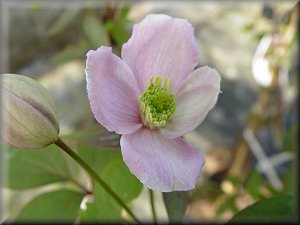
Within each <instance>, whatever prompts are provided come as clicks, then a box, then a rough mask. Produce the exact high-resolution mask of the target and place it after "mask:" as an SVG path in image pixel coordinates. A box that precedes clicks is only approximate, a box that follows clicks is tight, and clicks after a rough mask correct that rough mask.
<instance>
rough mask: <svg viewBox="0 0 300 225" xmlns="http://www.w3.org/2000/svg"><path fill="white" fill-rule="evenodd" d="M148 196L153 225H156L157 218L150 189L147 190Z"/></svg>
mask: <svg viewBox="0 0 300 225" xmlns="http://www.w3.org/2000/svg"><path fill="white" fill-rule="evenodd" d="M149 194H150V204H151V211H152V215H153V221H154V222H153V223H154V224H157V218H156V213H155V207H154V195H153V191H152V190H151V189H149Z"/></svg>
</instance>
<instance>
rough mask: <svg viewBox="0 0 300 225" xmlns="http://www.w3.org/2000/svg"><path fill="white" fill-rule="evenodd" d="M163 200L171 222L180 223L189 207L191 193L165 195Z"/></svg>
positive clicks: (167, 193) (178, 192)
mask: <svg viewBox="0 0 300 225" xmlns="http://www.w3.org/2000/svg"><path fill="white" fill-rule="evenodd" d="M163 200H164V203H165V206H166V210H167V213H168V216H169V219H170V221H171V222H180V221H181V220H182V218H183V216H184V214H185V211H186V208H187V206H188V200H189V192H187V191H174V192H165V193H163Z"/></svg>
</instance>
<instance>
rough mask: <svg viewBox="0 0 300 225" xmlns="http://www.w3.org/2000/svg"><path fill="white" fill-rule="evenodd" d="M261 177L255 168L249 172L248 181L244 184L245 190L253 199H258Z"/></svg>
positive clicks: (259, 196)
mask: <svg viewBox="0 0 300 225" xmlns="http://www.w3.org/2000/svg"><path fill="white" fill-rule="evenodd" d="M262 182H263V180H262V178H261V176H260V174H259V173H258V171H257V170H253V172H252V173H251V174H250V176H249V179H248V182H247V184H246V190H247V191H248V193H249V194H250V195H251V196H252V197H253V198H254V199H260V198H261V194H260V193H259V189H260V187H261V185H262Z"/></svg>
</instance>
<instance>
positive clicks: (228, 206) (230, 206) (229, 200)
mask: <svg viewBox="0 0 300 225" xmlns="http://www.w3.org/2000/svg"><path fill="white" fill-rule="evenodd" d="M235 199H236V196H235V195H233V196H231V195H229V196H224V199H223V202H222V204H221V205H220V207H219V208H218V210H217V212H216V216H217V217H219V216H220V215H222V214H223V213H224V212H226V211H227V210H230V211H233V212H237V211H238V208H237V206H236V203H235Z"/></svg>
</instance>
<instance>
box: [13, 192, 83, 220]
mask: <svg viewBox="0 0 300 225" xmlns="http://www.w3.org/2000/svg"><path fill="white" fill-rule="evenodd" d="M82 197H83V196H82V194H80V193H78V192H74V191H69V190H58V191H52V192H48V193H45V194H42V195H39V196H38V197H36V198H35V199H33V200H32V201H31V202H29V203H28V204H27V205H26V206H25V207H24V208H23V209H22V211H21V212H20V214H19V215H18V216H17V218H16V221H17V222H47V223H49V222H73V221H75V219H76V218H77V215H78V210H79V206H80V203H81V201H82Z"/></svg>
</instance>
